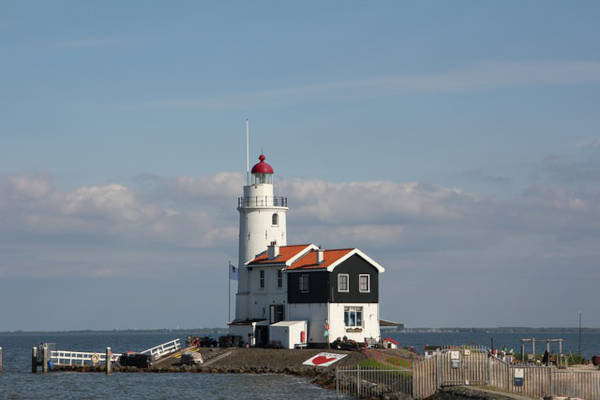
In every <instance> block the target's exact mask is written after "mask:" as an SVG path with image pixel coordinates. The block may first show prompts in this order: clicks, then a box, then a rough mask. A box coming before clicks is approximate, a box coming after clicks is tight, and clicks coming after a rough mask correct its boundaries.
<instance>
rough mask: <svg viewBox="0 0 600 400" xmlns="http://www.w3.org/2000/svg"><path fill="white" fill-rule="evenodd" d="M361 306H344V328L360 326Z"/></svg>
mask: <svg viewBox="0 0 600 400" xmlns="http://www.w3.org/2000/svg"><path fill="white" fill-rule="evenodd" d="M362 312H363V308H362V307H344V325H346V328H362Z"/></svg>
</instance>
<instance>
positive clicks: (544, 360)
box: [542, 350, 550, 366]
mask: <svg viewBox="0 0 600 400" xmlns="http://www.w3.org/2000/svg"><path fill="white" fill-rule="evenodd" d="M549 358H550V354H549V353H548V350H546V351H544V356H543V357H542V364H544V365H545V366H548V360H549Z"/></svg>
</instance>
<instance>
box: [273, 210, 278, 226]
mask: <svg viewBox="0 0 600 400" xmlns="http://www.w3.org/2000/svg"><path fill="white" fill-rule="evenodd" d="M271 223H272V224H273V225H279V214H277V213H275V214H273V217H271Z"/></svg>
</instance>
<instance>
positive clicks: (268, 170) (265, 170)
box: [252, 154, 273, 174]
mask: <svg viewBox="0 0 600 400" xmlns="http://www.w3.org/2000/svg"><path fill="white" fill-rule="evenodd" d="M265 158H266V157H265V156H264V155H263V154H261V155H260V157H258V159H259V160H260V162H259V163H257V164H255V165H254V167H252V173H253V174H272V173H273V167H271V166H270V165H269V164H268V163H266V162H265Z"/></svg>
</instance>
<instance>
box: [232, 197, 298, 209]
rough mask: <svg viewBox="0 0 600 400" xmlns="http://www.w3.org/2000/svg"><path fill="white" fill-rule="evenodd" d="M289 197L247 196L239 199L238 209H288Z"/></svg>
mask: <svg viewBox="0 0 600 400" xmlns="http://www.w3.org/2000/svg"><path fill="white" fill-rule="evenodd" d="M287 206H288V205H287V197H282V196H247V197H238V208H243V207H287Z"/></svg>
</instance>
